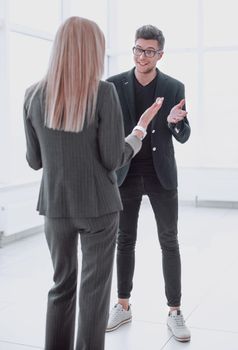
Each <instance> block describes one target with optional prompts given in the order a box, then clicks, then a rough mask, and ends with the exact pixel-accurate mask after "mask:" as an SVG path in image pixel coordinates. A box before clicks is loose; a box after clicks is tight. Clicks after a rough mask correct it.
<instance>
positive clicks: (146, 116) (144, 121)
mask: <svg viewBox="0 0 238 350" xmlns="http://www.w3.org/2000/svg"><path fill="white" fill-rule="evenodd" d="M163 101H164V97H158V98H157V99H156V101H155V102H154V103H153V104H152V105H151V106H150V107H149V108H147V110H146V111H145V112H144V113H143V114H142V116H141V117H140V119H139V121H138V123H137V126H139V127H141V129H142V130H143V129H144V131H142V130H138V129H136V127H137V126H136V127H135V128H134V129H133V134H134V135H135V136H137V137H139V138H140V139H143V138H144V136H145V135H146V129H147V127H148V125H149V123H150V122H151V120H152V119H153V118H154V116H155V115H156V114H157V112H158V111H159V110H160V108H161V106H162V104H163Z"/></svg>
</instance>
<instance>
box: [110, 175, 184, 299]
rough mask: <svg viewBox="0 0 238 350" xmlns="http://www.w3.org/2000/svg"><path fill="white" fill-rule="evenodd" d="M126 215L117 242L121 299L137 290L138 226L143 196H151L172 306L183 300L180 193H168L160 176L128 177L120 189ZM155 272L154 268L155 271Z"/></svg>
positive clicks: (166, 284) (167, 292)
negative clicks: (136, 253)
mask: <svg viewBox="0 0 238 350" xmlns="http://www.w3.org/2000/svg"><path fill="white" fill-rule="evenodd" d="M120 194H121V198H122V203H123V211H122V212H121V213H120V223H119V233H118V239H117V279H118V297H119V298H122V299H128V298H129V297H130V295H131V291H132V286H133V275H134V267H135V245H136V239H137V223H138V217H139V210H140V205H141V200H142V196H143V195H148V197H149V200H150V203H151V206H152V209H153V211H154V215H155V220H156V223H157V230H158V237H159V242H160V247H161V249H162V266H163V276H164V282H165V295H166V298H167V304H168V305H169V306H179V305H180V300H181V262H180V253H179V245H178V239H177V221H178V195H177V190H166V189H164V188H163V187H162V186H161V184H160V182H159V180H158V178H157V176H156V175H146V176H139V175H138V176H133V175H129V176H127V178H126V180H125V181H124V183H123V184H122V186H121V187H120ZM153 270H154V267H153Z"/></svg>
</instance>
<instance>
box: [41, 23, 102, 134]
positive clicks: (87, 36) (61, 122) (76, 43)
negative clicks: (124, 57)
mask: <svg viewBox="0 0 238 350" xmlns="http://www.w3.org/2000/svg"><path fill="white" fill-rule="evenodd" d="M104 56H105V38H104V35H103V33H102V31H101V29H100V28H99V27H98V25H97V24H96V23H95V22H93V21H90V20H88V19H86V18H81V17H70V18H68V19H67V20H66V21H65V22H64V23H63V24H62V25H61V26H60V28H59V29H58V32H57V34H56V37H55V40H54V43H53V50H52V55H51V59H50V64H49V68H48V72H47V75H46V79H45V82H46V90H45V91H46V109H45V125H46V126H47V127H48V128H52V129H57V130H64V131H72V132H79V131H81V130H82V129H83V127H84V124H85V122H86V123H87V124H88V123H89V124H90V122H91V121H92V120H93V119H94V114H95V108H96V101H97V92H98V85H99V81H100V79H101V77H102V74H103V69H104Z"/></svg>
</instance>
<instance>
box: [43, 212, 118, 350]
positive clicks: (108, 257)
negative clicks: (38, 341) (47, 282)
mask: <svg viewBox="0 0 238 350" xmlns="http://www.w3.org/2000/svg"><path fill="white" fill-rule="evenodd" d="M117 230H118V213H112V214H108V215H105V216H102V217H98V218H47V217H45V235H46V240H47V243H48V246H49V250H50V254H51V258H52V262H53V268H54V282H55V284H54V286H53V288H52V289H50V291H49V294H48V306H47V317H46V339H45V350H73V349H74V343H75V340H74V338H75V337H74V332H75V313H76V312H75V311H76V299H77V294H76V292H77V276H78V259H77V255H78V254H77V246H78V236H79V235H78V234H79V233H80V240H81V250H82V270H81V282H80V287H79V317H78V330H77V341H76V350H103V349H104V338H105V329H106V325H107V319H108V313H109V301H110V291H111V280H112V269H113V258H114V251H115V240H116V234H117Z"/></svg>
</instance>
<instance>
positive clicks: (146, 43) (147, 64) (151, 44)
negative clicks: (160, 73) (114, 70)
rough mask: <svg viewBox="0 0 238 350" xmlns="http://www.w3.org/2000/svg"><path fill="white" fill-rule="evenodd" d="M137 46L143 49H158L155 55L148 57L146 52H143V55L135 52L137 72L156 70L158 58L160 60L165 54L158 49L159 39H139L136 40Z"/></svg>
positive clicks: (143, 72) (144, 72)
mask: <svg viewBox="0 0 238 350" xmlns="http://www.w3.org/2000/svg"><path fill="white" fill-rule="evenodd" d="M135 47H136V48H138V49H142V50H149V51H156V53H155V55H154V57H146V52H142V53H141V55H136V54H135V53H134V62H135V66H136V70H137V72H139V73H142V74H147V73H150V72H151V71H153V70H155V69H156V64H157V62H158V60H160V59H161V57H162V56H163V52H162V51H161V52H158V50H160V47H159V43H158V41H157V40H147V39H137V40H136V42H135ZM148 53H149V52H148ZM152 54H153V52H152Z"/></svg>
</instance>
